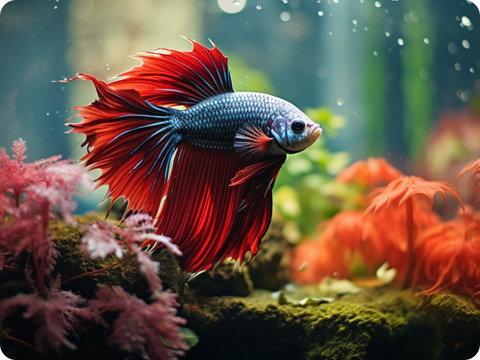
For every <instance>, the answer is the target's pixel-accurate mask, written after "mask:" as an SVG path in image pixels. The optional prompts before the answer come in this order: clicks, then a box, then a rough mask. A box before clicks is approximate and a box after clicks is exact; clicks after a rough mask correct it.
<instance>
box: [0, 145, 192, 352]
mask: <svg viewBox="0 0 480 360" xmlns="http://www.w3.org/2000/svg"><path fill="white" fill-rule="evenodd" d="M12 149H13V152H14V155H13V159H10V157H9V156H8V155H7V154H6V152H5V150H4V149H0V271H9V272H13V273H16V274H24V276H25V278H26V280H27V281H28V283H29V284H30V286H31V290H32V292H31V293H30V294H17V295H15V296H13V297H10V298H4V299H1V300H0V325H1V324H2V323H3V322H4V321H5V319H6V318H7V317H9V316H11V315H12V314H13V311H14V310H16V309H17V308H21V309H24V311H23V313H22V316H23V318H25V319H29V320H31V321H32V323H34V324H36V331H35V332H34V337H33V340H34V344H30V343H28V342H26V341H24V340H22V339H18V338H16V337H13V336H11V335H9V334H8V333H7V332H6V331H5V330H3V329H2V326H0V335H3V337H4V338H6V339H9V340H11V341H15V342H17V343H20V344H23V345H25V346H27V347H29V348H31V349H32V350H33V351H35V352H36V353H37V355H38V356H39V358H41V359H51V358H57V357H58V354H59V353H60V350H61V347H62V346H64V347H67V348H69V349H75V348H76V346H75V345H74V344H73V343H72V342H70V341H69V340H67V336H68V335H69V334H75V330H76V329H80V330H81V329H83V328H84V327H83V322H84V321H86V320H92V321H95V322H97V323H100V324H102V325H105V326H106V325H107V322H106V321H105V320H104V319H103V318H102V316H101V315H102V314H103V313H104V312H107V311H113V312H116V313H118V314H119V316H118V318H117V319H116V320H115V321H114V322H113V324H112V325H111V328H112V333H111V335H109V337H108V339H107V340H109V341H110V342H112V343H115V344H117V345H118V346H119V347H120V348H121V349H122V350H125V351H130V352H138V351H140V347H141V345H146V347H147V353H148V355H149V357H150V358H151V359H175V358H176V357H177V355H181V354H183V351H185V350H188V346H187V345H186V344H185V343H184V341H183V336H182V334H181V331H180V327H179V326H180V325H183V324H184V323H185V320H184V319H182V318H180V317H178V316H177V315H176V310H175V307H176V306H178V303H177V301H176V296H177V295H176V294H174V293H172V292H171V291H170V290H166V291H163V289H162V283H161V280H160V278H159V277H158V271H159V265H160V264H159V263H158V262H155V261H153V260H152V259H151V257H150V255H149V254H148V253H146V252H144V251H141V250H140V248H139V245H140V244H141V243H142V242H144V241H145V239H151V240H152V241H154V242H161V243H162V244H164V245H165V246H166V247H167V248H169V249H170V251H172V252H174V253H176V254H177V255H181V253H180V252H179V250H178V248H177V247H176V246H174V245H172V244H171V243H170V239H168V238H166V237H163V236H160V235H155V234H152V233H151V232H153V230H154V229H153V228H152V224H153V220H152V218H151V217H150V216H147V215H142V214H137V215H133V216H131V217H130V218H128V219H127V220H126V221H125V225H126V226H125V228H120V227H118V226H115V225H113V224H111V223H107V222H97V223H94V224H93V225H91V226H90V227H88V228H87V229H86V231H85V236H84V237H83V239H82V241H83V246H84V248H85V250H86V252H87V253H89V254H90V255H91V257H102V258H104V257H106V256H107V255H109V254H115V255H117V257H121V258H122V259H121V260H120V261H118V262H117V263H116V264H114V265H111V266H109V267H107V268H104V269H100V270H97V271H95V272H91V273H85V274H79V275H78V276H75V277H73V278H70V279H67V280H64V281H63V282H62V281H61V274H58V275H56V276H55V277H54V276H53V274H52V271H53V269H54V265H55V263H56V259H57V258H58V256H60V254H59V252H58V251H57V250H56V249H55V244H54V242H53V241H52V235H51V233H50V229H49V220H50V219H54V218H56V217H57V216H58V215H61V216H62V218H63V219H64V220H65V221H66V222H68V223H70V224H74V225H75V221H74V219H73V217H72V211H73V210H74V209H75V206H76V204H75V203H74V201H73V200H72V195H73V194H76V193H78V191H77V190H76V187H77V185H78V184H80V183H84V184H86V185H90V186H91V180H90V178H89V177H88V176H87V175H86V173H85V170H84V168H83V166H81V165H74V164H72V163H71V162H72V161H70V160H67V161H58V160H59V158H60V156H54V157H51V158H49V159H46V160H41V161H37V162H34V163H25V162H24V160H25V158H26V156H25V155H24V153H25V150H26V146H25V142H24V141H23V140H22V139H19V140H17V141H15V142H14V145H13V148H12ZM25 255H27V256H25ZM131 256H136V259H137V261H138V264H139V270H140V272H141V273H142V274H143V275H144V276H145V278H146V279H147V282H148V284H149V288H150V291H151V293H152V295H151V302H150V303H149V304H147V303H145V302H144V301H143V300H141V299H138V298H136V297H135V296H132V295H130V294H128V293H126V292H125V291H124V290H123V289H122V288H121V287H118V286H117V287H113V288H112V290H109V288H108V287H107V286H105V287H103V288H102V289H101V290H100V291H98V292H97V293H96V295H97V298H96V299H91V300H87V299H84V298H83V297H82V296H81V295H80V294H74V293H73V292H71V291H64V290H61V285H62V283H65V282H70V281H73V280H75V279H78V278H80V277H83V276H87V275H92V274H93V273H97V272H102V271H107V270H108V269H109V268H111V267H113V266H116V265H118V264H119V263H121V262H122V261H124V260H126V259H127V258H129V257H131ZM46 281H49V283H50V286H46V285H45V282H46Z"/></svg>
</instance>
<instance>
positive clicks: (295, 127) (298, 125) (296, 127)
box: [292, 120, 305, 134]
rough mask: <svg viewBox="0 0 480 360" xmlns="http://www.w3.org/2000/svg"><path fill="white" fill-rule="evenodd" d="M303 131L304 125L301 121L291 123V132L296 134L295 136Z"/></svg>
mask: <svg viewBox="0 0 480 360" xmlns="http://www.w3.org/2000/svg"><path fill="white" fill-rule="evenodd" d="M303 129H305V123H304V122H303V121H301V120H295V121H294V122H293V123H292V130H293V132H296V133H297V134H299V133H301V132H302V131H303Z"/></svg>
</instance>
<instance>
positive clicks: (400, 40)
mask: <svg viewBox="0 0 480 360" xmlns="http://www.w3.org/2000/svg"><path fill="white" fill-rule="evenodd" d="M397 42H398V45H400V46H403V44H404V42H403V39H402V38H398V40H397Z"/></svg>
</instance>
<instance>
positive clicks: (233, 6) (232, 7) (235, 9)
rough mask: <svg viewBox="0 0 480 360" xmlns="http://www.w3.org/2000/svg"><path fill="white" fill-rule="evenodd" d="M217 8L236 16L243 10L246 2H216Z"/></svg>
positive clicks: (240, 0) (237, 0) (245, 0)
mask: <svg viewBox="0 0 480 360" xmlns="http://www.w3.org/2000/svg"><path fill="white" fill-rule="evenodd" d="M217 4H218V7H219V8H220V9H221V10H222V11H223V12H226V13H227V14H236V13H239V12H240V11H242V10H243V8H244V7H245V5H246V4H247V0H233V1H232V0H217Z"/></svg>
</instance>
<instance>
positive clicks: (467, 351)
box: [181, 288, 480, 360]
mask: <svg viewBox="0 0 480 360" xmlns="http://www.w3.org/2000/svg"><path fill="white" fill-rule="evenodd" d="M269 294H270V293H268V292H254V293H253V294H252V295H251V296H249V297H247V298H242V299H240V298H233V297H216V298H201V299H195V304H186V305H185V306H184V311H183V313H182V314H181V315H182V316H184V317H185V318H186V319H187V321H188V323H187V326H188V327H189V328H190V329H192V330H193V331H194V332H195V333H196V334H197V335H198V337H199V339H200V341H199V343H198V344H197V345H196V346H195V347H194V348H192V349H191V350H190V352H188V354H187V356H186V357H185V359H246V358H248V359H266V358H272V359H275V358H277V359H311V360H313V359H319V360H320V359H322V360H363V359H375V360H382V359H389V360H390V359H391V360H396V359H398V360H400V359H401V360H404V359H409V360H416V359H418V360H425V359H431V360H447V359H448V360H455V359H459V360H460V359H461V360H465V359H467V357H468V355H470V356H472V355H473V351H474V350H475V349H478V347H479V346H480V311H478V310H477V309H475V308H474V307H473V305H472V304H471V303H470V299H469V298H467V297H460V296H457V295H452V294H438V295H434V296H430V297H417V296H415V295H412V294H409V293H408V292H402V291H398V290H394V289H390V288H382V289H375V290H372V289H364V290H362V291H361V292H359V293H358V294H350V295H346V296H343V297H340V298H337V299H335V300H334V301H333V302H331V303H324V304H321V305H318V306H305V307H299V306H292V305H279V304H276V303H275V302H274V300H272V299H271V298H270V296H269Z"/></svg>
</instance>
